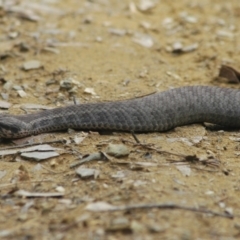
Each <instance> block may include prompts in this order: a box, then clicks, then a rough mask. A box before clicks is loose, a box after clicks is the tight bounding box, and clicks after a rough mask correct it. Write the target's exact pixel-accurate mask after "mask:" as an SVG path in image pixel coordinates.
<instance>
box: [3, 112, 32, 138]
mask: <svg viewBox="0 0 240 240" xmlns="http://www.w3.org/2000/svg"><path fill="white" fill-rule="evenodd" d="M27 130H28V127H27V124H26V123H25V122H23V121H21V120H19V119H18V118H17V117H15V116H13V115H8V114H1V115H0V138H21V137H24V136H26V135H27V134H26V133H27Z"/></svg>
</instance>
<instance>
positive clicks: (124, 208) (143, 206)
mask: <svg viewBox="0 0 240 240" xmlns="http://www.w3.org/2000/svg"><path fill="white" fill-rule="evenodd" d="M151 208H159V209H179V210H186V211H191V212H199V213H206V214H211V215H214V216H218V217H225V218H230V219H233V218H234V215H232V214H227V213H218V212H214V211H211V210H208V209H198V208H194V207H185V206H180V205H177V204H174V203H165V204H160V203H153V204H135V205H127V206H114V207H112V208H110V209H108V210H107V211H109V212H115V211H129V210H135V209H151ZM103 211H104V210H103Z"/></svg>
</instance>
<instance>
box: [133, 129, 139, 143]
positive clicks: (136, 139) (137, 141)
mask: <svg viewBox="0 0 240 240" xmlns="http://www.w3.org/2000/svg"><path fill="white" fill-rule="evenodd" d="M131 133H132V136H133V138H134V140H135V141H136V143H139V144H141V142H140V141H139V139H138V138H137V136H136V135H135V133H134V132H133V131H132V132H131Z"/></svg>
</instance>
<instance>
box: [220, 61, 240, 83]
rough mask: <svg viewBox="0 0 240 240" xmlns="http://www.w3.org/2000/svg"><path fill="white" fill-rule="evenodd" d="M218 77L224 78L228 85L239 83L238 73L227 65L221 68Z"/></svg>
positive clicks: (239, 73)
mask: <svg viewBox="0 0 240 240" xmlns="http://www.w3.org/2000/svg"><path fill="white" fill-rule="evenodd" d="M218 76H219V77H221V78H226V79H227V80H228V82H229V83H239V82H240V72H238V71H237V70H235V69H234V68H232V67H230V66H227V65H222V66H221V68H220V71H219V75H218Z"/></svg>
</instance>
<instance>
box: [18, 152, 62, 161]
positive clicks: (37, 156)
mask: <svg viewBox="0 0 240 240" xmlns="http://www.w3.org/2000/svg"><path fill="white" fill-rule="evenodd" d="M57 156H59V153H57V152H54V151H50V152H25V153H21V157H24V158H28V159H33V160H36V161H42V160H45V159H48V158H52V157H57Z"/></svg>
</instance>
